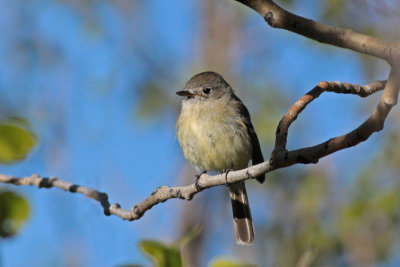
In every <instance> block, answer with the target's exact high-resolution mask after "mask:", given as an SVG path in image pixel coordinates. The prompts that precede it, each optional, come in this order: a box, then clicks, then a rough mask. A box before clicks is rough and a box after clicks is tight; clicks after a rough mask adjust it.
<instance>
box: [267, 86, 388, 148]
mask: <svg viewBox="0 0 400 267" xmlns="http://www.w3.org/2000/svg"><path fill="white" fill-rule="evenodd" d="M385 85H386V81H377V82H374V83H371V84H367V85H364V86H359V85H357V84H350V83H341V82H320V83H319V84H318V85H317V86H316V87H314V88H313V89H312V90H311V91H310V92H308V93H307V94H305V95H304V96H303V97H301V98H300V99H299V100H298V101H297V102H296V103H294V105H293V106H292V107H291V108H290V109H289V110H288V112H286V114H285V115H284V116H283V118H282V119H281V121H280V122H279V124H278V128H277V129H276V138H275V149H274V151H273V152H272V154H273V155H274V154H277V153H281V152H286V142H287V135H288V129H289V127H290V125H291V124H292V122H293V121H295V120H296V119H297V116H298V115H299V114H300V112H302V111H303V109H304V108H305V107H306V106H307V105H308V104H309V103H311V102H312V101H313V100H314V99H316V98H318V97H319V96H320V95H321V94H322V93H323V92H334V93H338V94H354V95H358V96H360V97H367V96H369V95H371V94H373V93H375V92H377V91H380V90H383V88H384V87H385Z"/></svg>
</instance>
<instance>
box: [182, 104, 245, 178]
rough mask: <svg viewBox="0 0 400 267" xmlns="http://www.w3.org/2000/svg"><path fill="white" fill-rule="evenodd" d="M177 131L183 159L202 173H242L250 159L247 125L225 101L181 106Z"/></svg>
mask: <svg viewBox="0 0 400 267" xmlns="http://www.w3.org/2000/svg"><path fill="white" fill-rule="evenodd" d="M209 102H210V101H209ZM176 131H177V137H178V140H179V143H180V145H181V148H182V150H183V153H184V155H185V157H186V158H187V159H188V160H189V161H190V162H191V163H192V164H193V165H194V166H195V167H197V168H198V169H201V170H203V171H221V170H223V169H241V168H244V167H246V166H247V164H248V161H249V160H250V158H251V154H252V146H251V140H250V137H249V135H248V131H247V128H246V125H245V124H244V123H243V121H242V119H241V118H240V117H239V116H237V115H236V109H235V107H233V106H232V105H227V103H226V102H224V101H212V103H204V101H192V102H186V103H185V102H184V103H183V105H182V110H181V114H180V115H179V118H178V120H177V123H176Z"/></svg>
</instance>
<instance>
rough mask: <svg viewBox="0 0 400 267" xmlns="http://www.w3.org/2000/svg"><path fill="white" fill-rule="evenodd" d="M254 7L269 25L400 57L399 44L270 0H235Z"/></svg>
mask: <svg viewBox="0 0 400 267" xmlns="http://www.w3.org/2000/svg"><path fill="white" fill-rule="evenodd" d="M235 1H237V2H240V3H242V4H244V5H246V6H248V7H250V8H252V9H254V10H255V11H257V12H258V13H259V14H260V15H261V16H263V17H264V19H265V20H266V21H267V22H268V24H269V25H270V26H271V27H274V28H281V29H285V30H288V31H291V32H294V33H297V34H300V35H303V36H305V37H308V38H310V39H313V40H315V41H318V42H320V43H325V44H330V45H333V46H338V47H342V48H347V49H351V50H353V51H356V52H359V53H363V54H367V55H371V56H375V57H378V58H381V59H384V60H386V61H388V62H389V63H394V62H396V61H398V60H399V59H400V45H399V44H398V43H389V42H385V41H382V40H379V39H376V38H373V37H371V36H368V35H365V34H361V33H358V32H355V31H353V30H349V29H342V28H338V27H330V26H327V25H324V24H321V23H318V22H316V21H313V20H311V19H307V18H304V17H301V16H298V15H295V14H293V13H291V12H289V11H287V10H285V9H283V8H282V7H280V6H279V5H277V4H276V3H275V2H274V1H272V0H235Z"/></svg>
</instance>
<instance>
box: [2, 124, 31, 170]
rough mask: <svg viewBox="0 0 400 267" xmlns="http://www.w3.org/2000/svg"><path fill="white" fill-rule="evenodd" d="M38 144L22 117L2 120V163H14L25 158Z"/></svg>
mask: <svg viewBox="0 0 400 267" xmlns="http://www.w3.org/2000/svg"><path fill="white" fill-rule="evenodd" d="M35 144H36V138H35V136H34V135H33V134H32V133H31V132H30V131H29V127H28V125H27V122H26V121H25V120H24V119H22V118H11V119H8V120H5V121H0V163H1V164H5V163H14V162H16V161H20V160H22V159H24V158H25V157H26V156H27V155H28V153H29V152H30V151H31V150H32V148H33V147H34V145H35Z"/></svg>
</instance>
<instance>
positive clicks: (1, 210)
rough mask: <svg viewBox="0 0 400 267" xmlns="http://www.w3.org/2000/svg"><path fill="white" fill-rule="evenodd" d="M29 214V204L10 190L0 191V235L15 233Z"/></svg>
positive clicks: (8, 235)
mask: <svg viewBox="0 0 400 267" xmlns="http://www.w3.org/2000/svg"><path fill="white" fill-rule="evenodd" d="M28 216H29V204H28V202H27V201H26V200H25V199H24V198H23V197H21V196H19V195H17V194H16V193H13V192H11V191H3V192H0V236H1V237H3V238H5V237H10V236H13V235H15V234H16V233H17V232H18V231H19V230H20V228H21V226H22V225H23V223H24V222H25V221H26V220H27V218H28Z"/></svg>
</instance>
